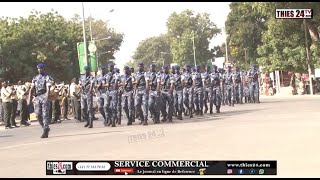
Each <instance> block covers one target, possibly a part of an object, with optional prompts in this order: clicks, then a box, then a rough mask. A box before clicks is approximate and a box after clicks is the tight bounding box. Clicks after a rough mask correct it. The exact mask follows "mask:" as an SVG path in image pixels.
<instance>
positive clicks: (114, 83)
mask: <svg viewBox="0 0 320 180" xmlns="http://www.w3.org/2000/svg"><path fill="white" fill-rule="evenodd" d="M119 81H120V76H119V74H118V73H116V71H115V70H114V64H113V63H110V64H109V73H108V76H107V79H106V83H107V88H108V105H107V107H108V110H109V112H108V116H109V119H110V120H111V121H109V124H108V125H110V122H111V124H112V127H116V120H117V115H118V113H117V111H118V90H119V86H118V83H119Z"/></svg>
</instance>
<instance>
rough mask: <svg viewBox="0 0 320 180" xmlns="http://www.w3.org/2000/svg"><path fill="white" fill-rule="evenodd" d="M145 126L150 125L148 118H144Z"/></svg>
mask: <svg viewBox="0 0 320 180" xmlns="http://www.w3.org/2000/svg"><path fill="white" fill-rule="evenodd" d="M143 125H144V126H146V125H148V116H146V117H144V118H143Z"/></svg>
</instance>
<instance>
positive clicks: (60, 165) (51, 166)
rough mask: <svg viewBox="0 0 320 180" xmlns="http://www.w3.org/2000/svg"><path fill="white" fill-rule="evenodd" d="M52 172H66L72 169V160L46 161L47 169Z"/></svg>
mask: <svg viewBox="0 0 320 180" xmlns="http://www.w3.org/2000/svg"><path fill="white" fill-rule="evenodd" d="M48 170H49V171H52V174H67V171H68V170H72V162H52V161H51V162H47V171H48Z"/></svg>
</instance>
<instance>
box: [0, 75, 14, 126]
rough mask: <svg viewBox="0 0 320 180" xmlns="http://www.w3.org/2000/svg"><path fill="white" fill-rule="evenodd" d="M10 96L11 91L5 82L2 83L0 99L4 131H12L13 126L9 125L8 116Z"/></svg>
mask: <svg viewBox="0 0 320 180" xmlns="http://www.w3.org/2000/svg"><path fill="white" fill-rule="evenodd" d="M11 95H12V90H11V89H10V88H8V85H7V82H6V81H4V82H2V88H1V99H2V108H3V112H4V123H5V129H12V128H13V127H14V124H11V123H10V116H11V111H12V99H11ZM11 125H13V126H11Z"/></svg>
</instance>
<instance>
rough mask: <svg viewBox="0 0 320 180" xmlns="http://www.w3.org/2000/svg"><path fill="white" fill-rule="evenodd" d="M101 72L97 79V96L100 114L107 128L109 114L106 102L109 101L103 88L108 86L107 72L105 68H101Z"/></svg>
mask: <svg viewBox="0 0 320 180" xmlns="http://www.w3.org/2000/svg"><path fill="white" fill-rule="evenodd" d="M100 70H101V74H100V75H98V76H97V77H96V88H97V91H96V94H97V100H98V108H99V112H100V113H101V115H102V117H103V119H104V121H103V123H104V125H105V126H107V124H108V122H107V116H108V112H107V106H106V104H107V103H106V102H107V101H108V100H107V99H108V98H107V97H108V95H107V89H106V87H104V86H103V85H104V84H106V82H105V81H106V76H107V70H106V67H105V66H101V67H100Z"/></svg>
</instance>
